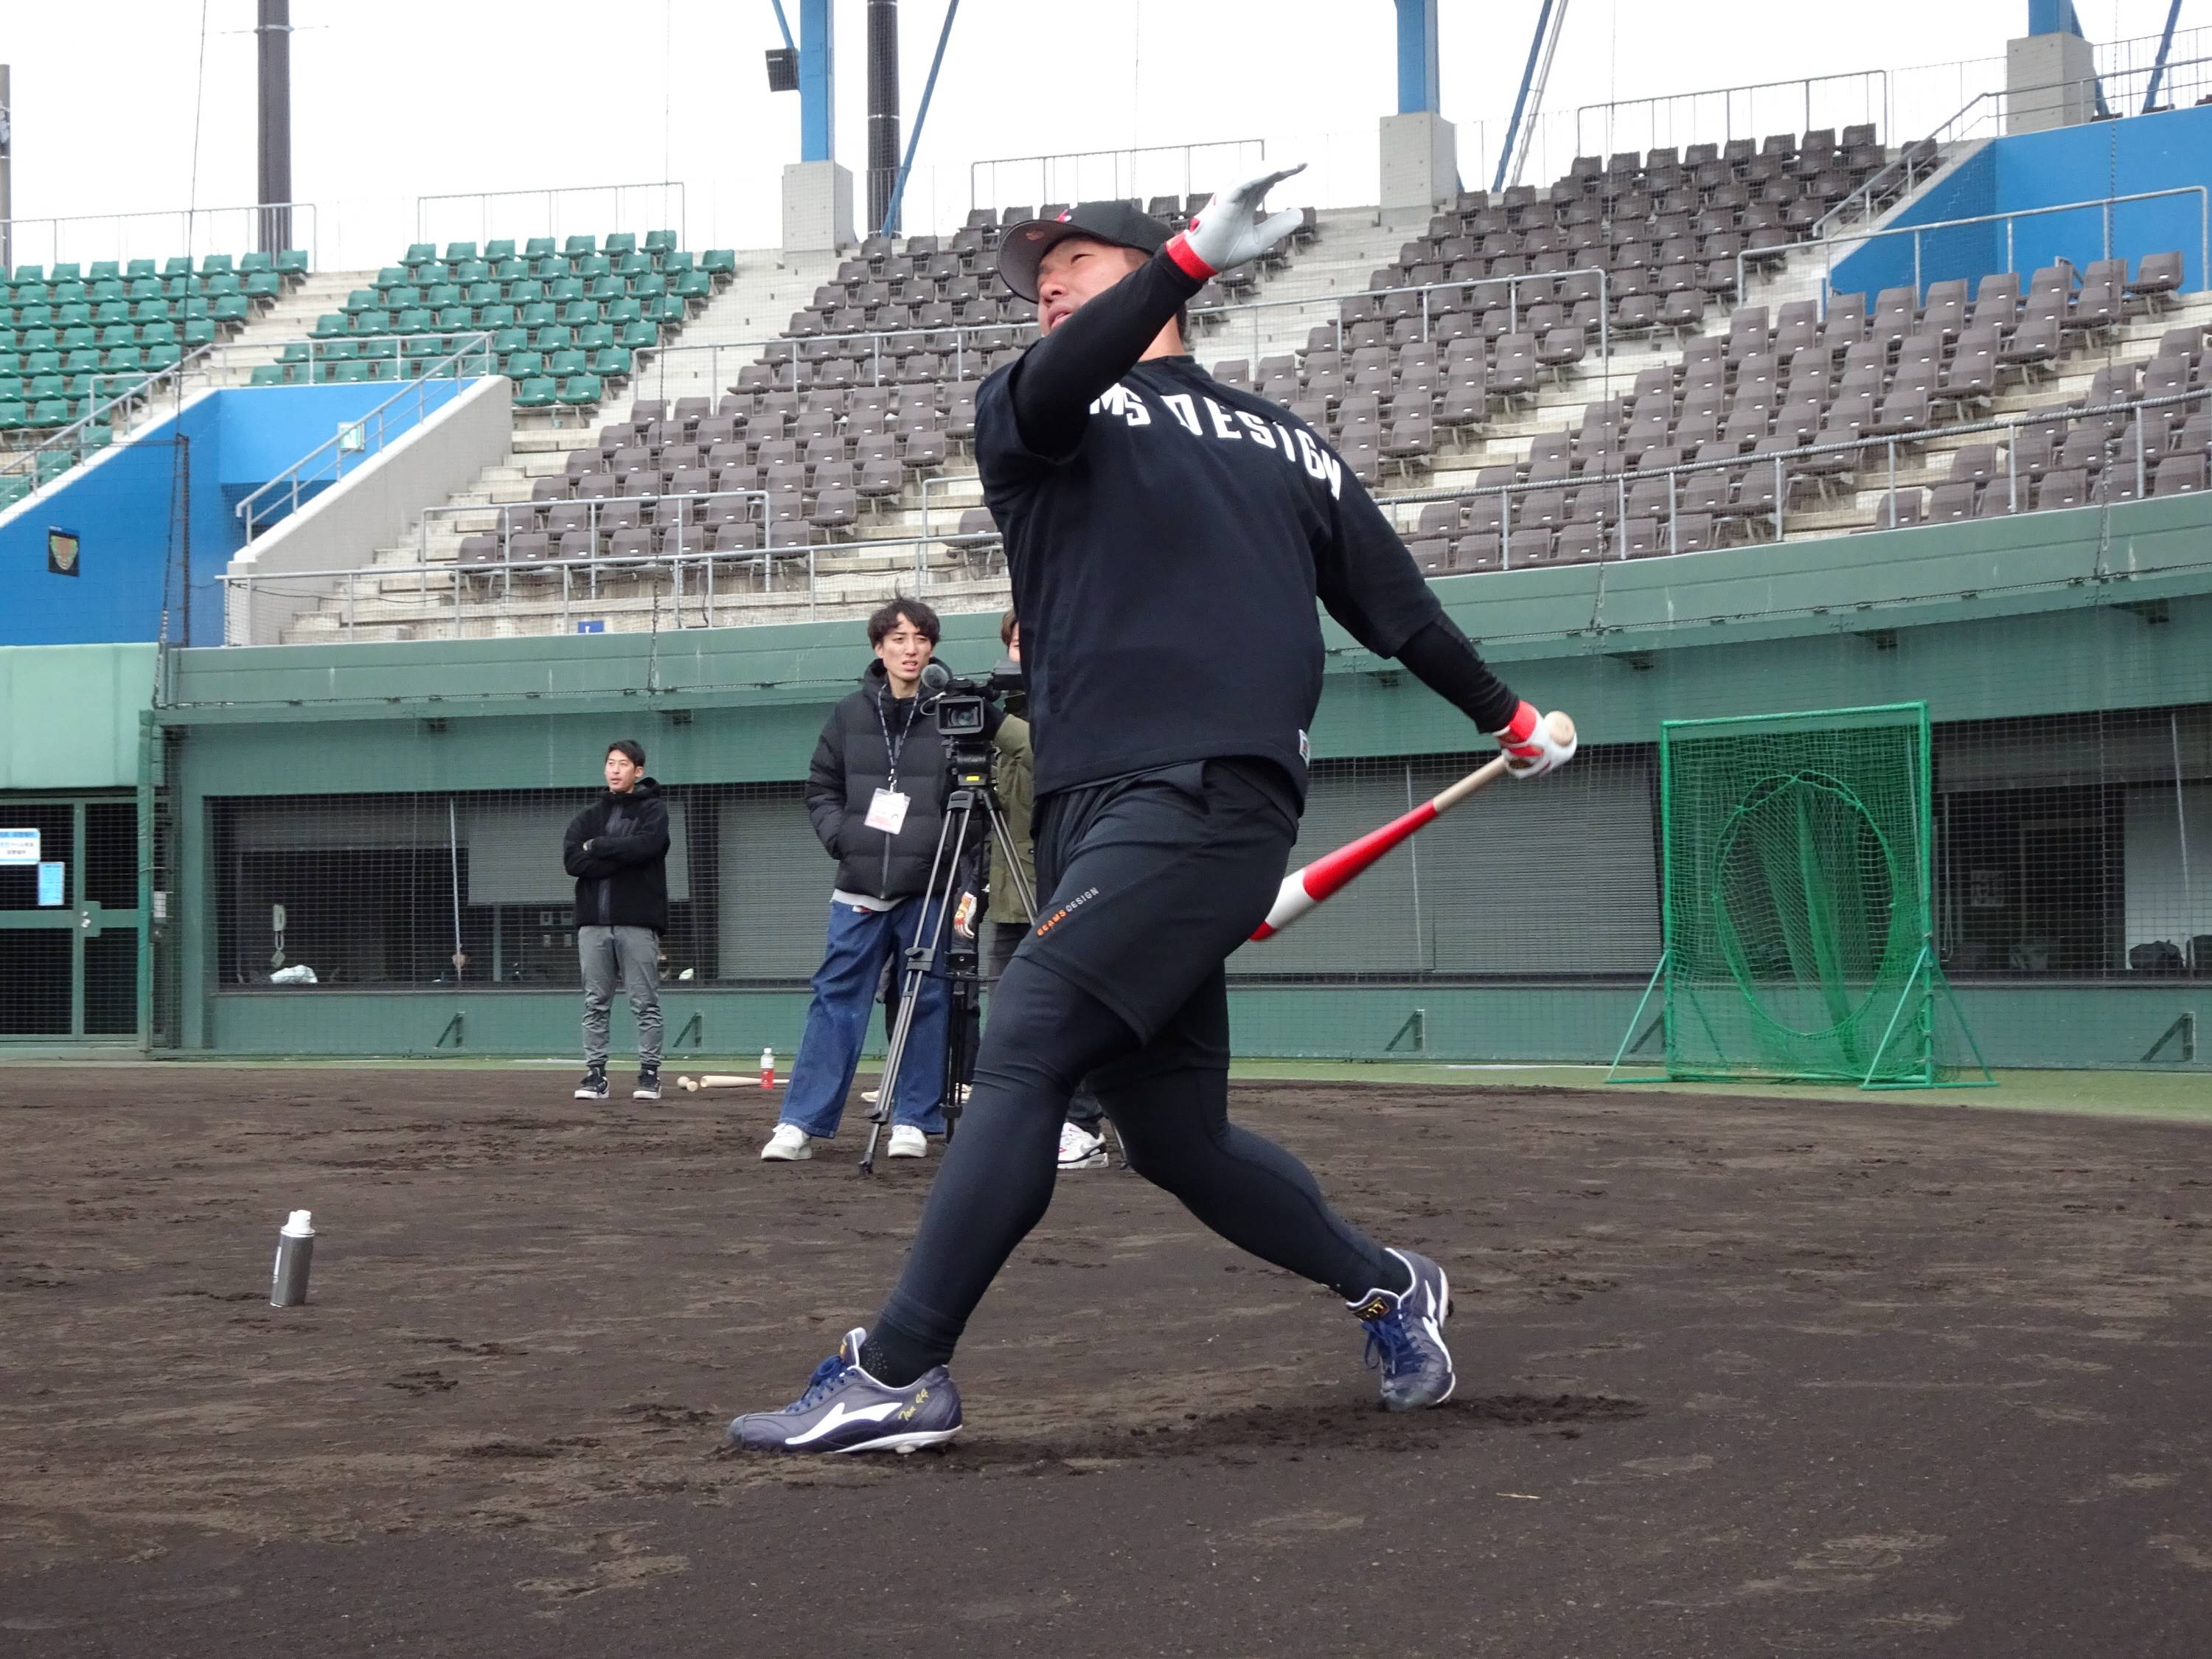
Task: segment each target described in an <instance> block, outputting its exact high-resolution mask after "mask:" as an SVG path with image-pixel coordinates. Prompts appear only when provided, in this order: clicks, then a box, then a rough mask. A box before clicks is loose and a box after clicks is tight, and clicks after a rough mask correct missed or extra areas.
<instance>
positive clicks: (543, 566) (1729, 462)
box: [219, 386, 2212, 641]
mask: <svg viewBox="0 0 2212 1659" xmlns="http://www.w3.org/2000/svg"><path fill="white" fill-rule="evenodd" d="M1939 395H1940V394H1939ZM2208 399H2212V387H2206V386H2197V387H2191V388H2190V389H2188V390H2186V391H2184V392H2170V393H2165V394H2161V395H2160V396H2158V397H2154V398H2130V399H2127V400H2124V401H2121V402H2117V403H2105V404H2085V405H2083V406H2081V407H2078V408H2077V407H2075V406H2074V405H2071V404H2065V405H2060V406H2057V407H2053V408H2050V409H2046V410H2030V411H2027V412H2024V413H2021V414H2018V415H2011V416H1998V417H1996V418H1993V419H1990V420H1984V421H1972V422H1953V423H1949V424H1947V425H1944V426H1942V427H1940V428H1928V429H1926V430H1923V431H1921V432H1917V433H1911V434H1902V435H1880V436H1875V437H1867V438H1857V439H1851V440H1849V441H1844V442H1840V443H1813V444H1802V445H1798V446H1796V447H1793V448H1790V449H1787V450H1767V451H1753V452H1752V453H1748V454H1745V455H1742V456H1740V457H1735V458H1729V459H1717V458H1716V459H1699V460H1695V461H1683V462H1680V463H1677V464H1676V465H1673V466H1667V467H1648V468H1647V467H1637V468H1628V467H1621V468H1616V469H1613V470H1608V471H1597V472H1583V473H1580V474H1574V475H1571V476H1570V477H1565V478H1558V479H1540V480H1539V479H1524V480H1519V481H1516V482H1515V483H1510V484H1493V485H1487V486H1481V487H1466V486H1462V487H1458V488H1442V487H1439V488H1437V489H1421V490H1404V491H1399V492H1396V493H1394V494H1387V495H1376V498H1375V499H1376V503H1377V504H1378V505H1379V506H1381V507H1383V510H1384V512H1385V513H1386V514H1388V515H1389V517H1390V519H1391V521H1392V525H1393V527H1394V529H1396V530H1397V531H1398V533H1399V534H1400V535H1401V537H1418V535H1419V530H1418V527H1417V526H1416V527H1413V528H1411V529H1409V528H1407V527H1406V526H1404V523H1403V520H1404V509H1407V508H1413V507H1419V506H1421V505H1423V504H1425V503H1427V502H1432V501H1476V500H1480V499H1481V498H1482V497H1484V496H1493V495H1494V496H1496V497H1498V523H1499V538H1498V544H1499V554H1500V557H1501V560H1504V561H1505V562H1506V566H1505V568H1510V557H1511V554H1510V541H1511V532H1512V527H1513V510H1512V502H1511V500H1510V498H1511V497H1514V496H1518V495H1530V494H1533V493H1534V492H1535V491H1538V490H1551V491H1554V492H1556V493H1558V494H1559V495H1561V496H1562V497H1563V498H1564V497H1565V495H1567V494H1569V493H1571V492H1575V491H1580V490H1583V489H1589V488H1591V487H1592V486H1602V485H1606V484H1612V485H1613V486H1614V487H1615V490H1616V494H1617V497H1618V504H1619V513H1618V516H1617V519H1616V521H1615V523H1614V524H1613V525H1612V526H1604V527H1605V528H1607V532H1608V533H1607V546H1608V547H1609V548H1610V549H1613V551H1610V552H1607V553H1601V556H1600V559H1599V561H1598V562H1599V563H1601V564H1603V563H1607V562H1613V561H1614V560H1617V559H1625V558H1627V557H1628V556H1630V554H1629V551H1628V523H1629V514H1628V512H1627V495H1628V489H1629V486H1630V485H1631V484H1632V483H1648V482H1650V480H1653V479H1656V478H1664V479H1666V480H1667V488H1668V500H1667V514H1666V521H1667V526H1668V530H1667V540H1666V546H1665V548H1664V549H1663V550H1662V551H1663V552H1665V553H1668V554H1672V553H1674V552H1676V551H1678V550H1679V548H1680V488H1679V484H1680V479H1681V478H1682V477H1684V476H1685V475H1694V474H1699V473H1711V472H1726V473H1735V472H1742V473H1746V474H1747V473H1748V472H1749V471H1751V470H1752V469H1753V468H1754V467H1763V466H1771V467H1772V468H1773V469H1774V473H1775V490H1774V511H1773V519H1772V523H1773V526H1774V534H1775V538H1776V539H1777V540H1782V539H1785V538H1787V536H1788V534H1789V525H1788V514H1789V507H1790V485H1791V483H1793V482H1794V481H1795V480H1796V478H1798V477H1806V476H1809V475H1808V474H1807V473H1805V472H1804V471H1802V463H1803V462H1805V461H1806V460H1808V459H1813V458H1815V457H1821V456H1842V455H1865V454H1869V453H1875V452H1880V453H1882V454H1884V455H1885V456H1886V458H1887V461H1888V468H1887V474H1888V487H1887V489H1886V490H1884V491H1883V495H1884V496H1885V499H1886V500H1887V501H1892V502H1893V501H1894V500H1895V497H1896V495H1897V493H1898V490H1899V487H1900V486H1899V483H1898V472H1899V465H1898V457H1899V450H1900V449H1901V448H1917V447H1923V446H1924V445H1926V444H1927V443H1928V441H1929V440H1930V439H1932V438H1935V437H1937V436H1941V437H1943V438H1945V439H1951V438H1959V437H1972V436H1974V435H1978V434H1984V433H2003V434H2016V433H2018V432H2020V431H2021V430H2022V429H2024V428H2029V427H2037V426H2051V425H2056V424H2058V423H2061V422H2077V421H2081V420H2084V419H2087V418H2089V417H2091V416H2114V415H2122V416H2125V415H2132V416H2135V420H2134V423H2133V424H2134V431H2135V435H2136V448H2135V455H2134V462H2135V483H2136V497H2137V498H2141V497H2142V496H2143V495H2144V494H2145V491H2146V486H2147V483H2148V451H2147V450H2146V448H2145V447H2144V443H2145V434H2146V430H2147V428H2146V427H2145V424H2144V422H2143V420H2142V413H2143V411H2144V410H2154V409H2165V408H2170V407H2174V406H2177V405H2179V404H2199V403H2203V402H2205V401H2207V400H2208ZM2018 459H2019V448H2018V445H2017V442H2016V441H2008V443H2007V445H2006V455H2005V466H2006V489H2007V495H2006V503H2007V510H2008V512H2017V511H2018V510H2019V509H2020V507H2021V476H2020V471H2019V466H2018ZM1838 471H1855V469H1850V468H1839V469H1838ZM933 482H939V483H946V484H955V483H973V482H975V480H974V478H973V477H961V478H953V477H940V478H939V479H936V480H933ZM1994 485H1995V480H1994V479H1992V480H1991V481H1990V484H1989V485H1988V486H1985V488H1993V487H1994ZM1906 487H1909V488H1913V489H1918V488H1920V487H1921V486H1919V485H1917V484H1916V485H1911V486H1906ZM1853 489H1854V493H1857V489H1858V486H1857V484H1856V483H1854V485H1853ZM767 493H768V492H766V491H764V490H763V491H744V490H728V491H716V492H714V495H722V496H739V495H744V496H750V495H766V494H767ZM607 499H611V500H623V501H651V500H659V501H671V500H675V501H684V502H690V501H699V500H707V499H711V497H710V496H690V495H685V496H669V495H661V496H659V497H651V496H629V497H615V498H607ZM1562 504H1563V505H1564V501H1563V503H1562ZM2102 504H2103V503H2099V502H2085V503H2084V505H2085V506H2098V505H2102ZM527 505H528V504H527V503H523V502H506V503H499V504H495V505H491V506H477V507H452V508H437V509H433V511H435V512H441V513H453V514H459V513H487V512H489V513H507V512H508V511H509V510H510V509H512V508H513V507H526V506H527ZM1889 512H1890V526H1882V525H1881V523H1880V521H1879V520H1877V525H1876V527H1877V528H1886V527H1891V526H1894V525H1895V508H1894V507H1891V508H1890V509H1889ZM1739 516H1747V515H1739ZM1597 522H1599V523H1600V524H1601V526H1603V520H1598V521H1597ZM672 527H673V528H676V529H677V531H678V545H677V546H676V548H675V549H674V550H670V549H669V548H668V547H667V545H666V544H665V542H664V544H663V546H662V548H661V550H660V551H659V552H657V553H654V554H650V555H643V556H623V557H622V558H620V559H615V558H613V557H611V556H607V555H599V554H594V555H593V556H591V557H588V558H584V559H559V558H552V559H543V560H532V561H531V562H529V563H528V564H527V565H525V566H522V567H520V568H522V569H524V570H526V571H532V572H536V571H549V570H559V571H561V572H562V594H561V605H562V614H563V616H564V617H566V616H567V614H568V610H569V607H570V606H571V605H574V603H575V596H574V593H573V592H572V591H571V585H570V581H569V576H570V574H571V573H573V572H576V571H584V572H586V573H588V574H590V576H591V585H590V590H589V595H590V597H592V598H596V597H597V592H598V590H597V573H598V572H599V570H602V569H606V568H623V569H641V568H659V567H663V566H665V567H667V568H669V570H670V571H671V576H672V578H673V580H674V584H675V592H674V594H673V600H674V602H675V603H676V604H677V605H678V607H679V625H680V607H681V605H682V603H683V600H684V597H685V596H684V585H683V584H684V570H685V569H686V568H687V567H690V566H694V565H696V566H697V567H699V568H700V569H701V570H702V572H703V574H702V576H701V578H700V580H702V581H703V583H704V584H705V586H704V588H703V590H702V594H701V599H702V605H703V606H705V607H706V608H707V611H708V613H711V607H712V605H714V586H713V584H714V568H715V566H716V565H717V564H718V563H732V562H734V563H739V564H744V563H754V562H757V563H759V564H761V565H762V566H763V571H764V575H765V580H767V581H768V583H769V586H770V589H771V591H772V589H773V584H774V580H775V577H774V573H775V569H776V568H777V567H778V565H779V564H787V563H794V562H797V560H799V558H800V557H802V556H804V558H805V561H806V574H807V588H806V597H807V601H808V604H809V605H810V606H811V605H817V604H818V603H819V602H820V600H821V598H822V595H821V592H820V589H819V582H820V580H821V573H820V572H819V570H818V568H817V556H819V555H823V554H831V553H836V554H860V555H873V554H881V553H885V552H897V551H899V550H904V549H912V550H914V553H915V568H914V571H913V573H912V575H913V580H915V583H916V584H917V586H918V587H920V588H921V590H922V591H925V592H927V591H928V590H929V588H930V587H931V586H932V582H931V575H930V573H931V569H932V566H931V563H930V552H929V550H931V549H933V548H938V549H951V550H971V549H974V548H976V547H987V546H988V545H989V544H992V543H994V542H996V541H998V540H999V539H1000V538H999V537H998V535H997V534H996V532H991V533H987V534H979V535H959V534H957V533H956V534H953V535H931V534H928V533H927V532H924V533H923V534H921V535H918V536H911V537H886V538H881V539H867V540H861V541H856V542H811V541H810V542H808V543H805V544H802V545H799V546H787V547H781V548H778V547H762V548H754V549H745V550H731V551H723V552H710V551H708V550H707V549H706V548H705V547H704V546H702V547H700V548H697V549H696V550H688V549H685V548H684V546H683V545H682V536H683V533H684V528H686V526H684V520H681V519H679V520H678V522H677V525H676V526H672ZM1904 527H1907V528H1909V527H1911V526H1904ZM1647 556H1648V555H1647ZM515 569H516V567H515V566H514V565H513V563H512V562H502V563H501V564H500V565H497V566H477V567H469V566H464V565H462V564H460V563H459V561H458V560H453V559H439V560H431V559H428V558H425V559H423V560H422V561H420V562H417V563H415V564H411V565H390V564H385V565H368V566H357V567H355V568H349V569H344V570H321V571H285V572H282V573H279V574H261V573H258V572H248V573H246V574H240V575H233V574H230V573H228V572H224V573H222V575H221V576H220V577H219V580H221V581H222V583H223V584H224V586H225V588H226V591H227V593H228V594H233V595H234V594H236V593H237V592H239V591H240V589H243V591H244V596H245V597H244V601H243V608H242V611H241V617H240V620H241V623H242V626H241V629H240V630H239V631H240V632H241V633H243V634H244V635H246V638H247V639H248V640H249V641H250V639H251V636H252V595H253V592H254V591H255V589H256V588H257V587H259V588H262V589H265V590H268V591H270V592H282V591H283V585H285V584H293V583H313V582H341V581H342V582H344V583H345V584H346V585H347V586H346V592H345V603H346V607H347V622H346V626H347V627H348V628H349V629H350V628H352V627H354V626H356V625H358V624H356V622H355V620H354V618H353V614H352V604H353V592H354V584H355V583H356V582H357V581H358V580H361V579H363V578H367V579H369V580H373V581H374V582H376V583H377V584H378V585H379V586H386V585H388V583H389V582H390V581H391V580H392V579H394V578H398V579H403V580H404V578H406V577H408V576H413V577H415V578H416V582H417V591H418V592H421V593H422V594H423V595H424V596H425V597H426V598H427V597H428V593H429V592H430V583H431V578H433V577H434V576H435V577H436V578H438V579H439V582H440V585H441V588H445V587H449V588H450V591H451V592H452V593H453V612H452V615H453V627H454V629H455V630H456V634H457V635H458V631H459V627H460V619H461V611H462V606H463V603H464V599H463V587H464V585H465V582H466V581H467V580H469V578H471V576H477V577H482V576H503V577H504V578H505V580H506V583H507V593H508V594H509V595H512V593H513V574H514V571H515ZM286 597H290V598H300V597H302V595H301V594H300V593H299V592H297V591H294V592H289V594H287V595H286ZM313 597H316V598H322V597H326V596H325V595H323V594H320V593H318V594H316V595H314V596H313ZM226 611H228V603H226ZM706 619H707V618H706V617H705V616H702V622H703V621H704V620H706Z"/></svg>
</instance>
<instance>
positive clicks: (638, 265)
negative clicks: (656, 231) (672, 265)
mask: <svg viewBox="0 0 2212 1659" xmlns="http://www.w3.org/2000/svg"><path fill="white" fill-rule="evenodd" d="M649 270H659V266H657V265H656V264H653V256H652V255H651V254H650V253H625V254H623V257H622V258H619V259H617V260H616V261H615V268H614V274H615V275H616V276H620V277H623V278H624V279H628V278H629V277H632V276H644V275H645V274H646V273H647V271H649ZM623 291H624V292H625V293H627V292H628V291H629V289H628V283H627V280H625V283H624V289H623Z"/></svg>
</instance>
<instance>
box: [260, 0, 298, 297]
mask: <svg viewBox="0 0 2212 1659" xmlns="http://www.w3.org/2000/svg"><path fill="white" fill-rule="evenodd" d="M254 33H255V34H256V35H258V37H259V39H260V45H261V144H260V162H261V166H260V173H261V196H260V202H261V212H260V214H259V218H260V221H261V223H260V228H259V244H260V248H261V251H262V252H264V253H267V254H272V255H273V254H277V253H281V252H283V251H284V250H285V249H286V248H288V247H289V246H292V0H261V21H260V24H259V26H258V27H257V28H256V29H255V30H254Z"/></svg>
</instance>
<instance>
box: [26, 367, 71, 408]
mask: <svg viewBox="0 0 2212 1659" xmlns="http://www.w3.org/2000/svg"><path fill="white" fill-rule="evenodd" d="M68 390H69V387H68V386H66V385H65V384H64V381H63V380H62V374H61V366H60V365H59V364H58V363H57V364H56V365H55V366H54V367H53V368H50V369H46V370H45V371H43V372H34V373H33V374H32V375H31V376H30V378H29V380H28V381H27V384H26V385H25V386H24V387H23V395H24V396H25V397H26V398H29V399H30V400H31V401H32V402H33V403H38V402H40V401H42V400H43V399H46V398H58V397H60V396H61V395H62V394H63V393H64V392H66V391H68Z"/></svg>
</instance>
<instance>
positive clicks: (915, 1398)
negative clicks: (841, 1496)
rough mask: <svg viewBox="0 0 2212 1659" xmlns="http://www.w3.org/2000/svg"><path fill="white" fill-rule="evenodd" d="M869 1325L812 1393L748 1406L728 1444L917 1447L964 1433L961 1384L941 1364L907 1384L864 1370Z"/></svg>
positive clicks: (811, 1385)
mask: <svg viewBox="0 0 2212 1659" xmlns="http://www.w3.org/2000/svg"><path fill="white" fill-rule="evenodd" d="M866 1340H867V1332H866V1331H865V1330H858V1329H855V1330H850V1331H848V1332H846V1333H845V1340H843V1341H842V1342H841V1343H840V1344H838V1346H837V1352H835V1353H833V1354H831V1355H830V1356H829V1358H827V1359H825V1360H823V1362H822V1363H821V1364H819V1365H817V1366H816V1367H815V1368H814V1375H813V1376H810V1377H808V1378H807V1379H806V1391H805V1393H804V1394H802V1395H799V1398H798V1399H796V1400H794V1401H792V1402H791V1404H789V1405H788V1406H786V1407H784V1408H783V1409H782V1410H781V1411H780V1412H748V1413H745V1415H744V1416H743V1417H740V1418H738V1419H736V1420H735V1421H734V1422H732V1424H731V1425H730V1429H729V1433H728V1434H727V1435H726V1436H725V1437H724V1438H723V1444H724V1445H725V1446H726V1447H729V1448H732V1449H738V1450H744V1451H779V1452H864V1451H893V1452H910V1451H913V1450H915V1449H916V1448H918V1447H921V1446H941V1445H943V1444H944V1443H945V1442H946V1441H948V1440H950V1439H951V1438H952V1437H953V1436H954V1435H956V1434H957V1433H959V1432H960V1390H959V1389H957V1388H955V1387H954V1386H953V1383H952V1376H951V1373H950V1372H949V1371H947V1370H945V1367H944V1366H942V1365H938V1366H934V1367H933V1368H932V1369H931V1370H927V1371H925V1372H924V1373H923V1374H922V1375H921V1376H918V1377H916V1378H915V1380H914V1381H913V1382H912V1383H908V1385H907V1386H906V1387H905V1388H903V1389H894V1388H890V1387H889V1386H887V1385H886V1384H884V1383H878V1382H877V1381H876V1379H875V1378H874V1377H872V1376H869V1375H868V1373H867V1372H866V1371H865V1370H861V1369H860V1345H861V1344H862V1343H863V1342H864V1341H866Z"/></svg>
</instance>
